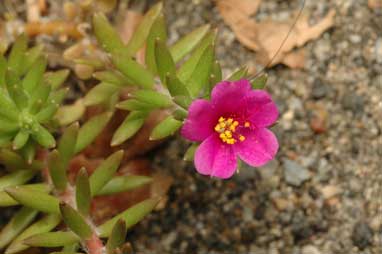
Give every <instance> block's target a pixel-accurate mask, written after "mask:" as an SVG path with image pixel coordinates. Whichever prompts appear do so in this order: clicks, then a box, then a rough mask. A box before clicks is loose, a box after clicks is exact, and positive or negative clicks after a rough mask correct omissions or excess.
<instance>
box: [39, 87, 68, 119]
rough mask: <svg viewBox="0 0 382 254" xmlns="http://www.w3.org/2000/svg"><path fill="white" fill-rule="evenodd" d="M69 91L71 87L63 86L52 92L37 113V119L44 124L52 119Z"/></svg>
mask: <svg viewBox="0 0 382 254" xmlns="http://www.w3.org/2000/svg"><path fill="white" fill-rule="evenodd" d="M68 91H69V88H62V89H59V90H57V91H55V92H54V93H51V94H50V96H49V98H48V100H47V102H46V104H45V105H44V106H43V107H42V109H41V110H40V111H39V112H38V113H37V114H36V116H35V117H36V120H37V121H38V122H39V123H42V124H44V123H48V122H49V121H50V120H52V118H53V117H54V115H55V114H56V112H57V109H58V108H59V106H60V103H61V102H62V101H63V99H64V98H65V95H66V93H67V92H68Z"/></svg>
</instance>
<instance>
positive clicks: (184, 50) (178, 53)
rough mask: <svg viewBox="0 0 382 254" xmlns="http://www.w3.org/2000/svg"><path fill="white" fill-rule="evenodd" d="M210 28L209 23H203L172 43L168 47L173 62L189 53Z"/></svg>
mask: <svg viewBox="0 0 382 254" xmlns="http://www.w3.org/2000/svg"><path fill="white" fill-rule="evenodd" d="M209 30H210V25H204V26H201V27H198V28H196V29H195V30H193V31H192V32H190V33H189V34H187V35H186V36H184V37H183V38H181V39H180V40H179V41H177V42H176V43H175V44H174V45H172V46H171V47H170V52H171V55H172V57H173V59H174V61H175V62H178V61H180V60H181V59H182V58H183V57H185V56H186V55H187V54H189V53H190V52H191V51H192V50H193V49H194V48H195V47H196V46H197V45H198V44H199V43H200V41H201V40H202V39H203V37H204V36H205V35H206V34H207V32H208V31H209Z"/></svg>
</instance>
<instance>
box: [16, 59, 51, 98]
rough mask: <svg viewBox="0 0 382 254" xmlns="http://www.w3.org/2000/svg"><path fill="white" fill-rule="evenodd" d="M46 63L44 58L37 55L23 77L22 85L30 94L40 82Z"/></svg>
mask: <svg viewBox="0 0 382 254" xmlns="http://www.w3.org/2000/svg"><path fill="white" fill-rule="evenodd" d="M46 65H47V60H46V58H45V57H39V58H38V59H37V60H36V62H35V63H34V64H33V66H32V67H31V68H30V69H29V71H28V72H27V74H26V76H25V77H24V79H23V82H22V86H23V88H24V89H25V91H27V92H28V93H29V94H31V93H32V92H33V91H34V90H35V89H36V88H37V86H38V85H39V83H40V82H41V80H42V78H43V75H44V72H45V69H46Z"/></svg>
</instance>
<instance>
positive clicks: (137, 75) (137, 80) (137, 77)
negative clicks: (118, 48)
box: [112, 54, 154, 89]
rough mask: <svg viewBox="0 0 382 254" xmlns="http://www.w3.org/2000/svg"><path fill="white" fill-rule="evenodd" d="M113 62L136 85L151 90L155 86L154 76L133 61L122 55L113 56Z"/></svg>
mask: <svg viewBox="0 0 382 254" xmlns="http://www.w3.org/2000/svg"><path fill="white" fill-rule="evenodd" d="M112 60H113V64H114V65H115V67H116V68H117V69H118V70H119V71H121V72H122V73H123V75H125V76H126V77H127V78H128V79H130V80H131V81H132V82H134V84H135V85H138V86H141V87H143V88H149V89H150V88H152V87H153V86H154V76H153V74H152V73H151V72H150V71H148V70H146V69H145V68H144V67H143V66H142V65H140V64H139V63H137V62H136V61H134V60H133V59H131V58H128V57H124V56H123V55H121V54H113V55H112Z"/></svg>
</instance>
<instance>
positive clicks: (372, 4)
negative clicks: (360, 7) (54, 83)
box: [367, 0, 382, 9]
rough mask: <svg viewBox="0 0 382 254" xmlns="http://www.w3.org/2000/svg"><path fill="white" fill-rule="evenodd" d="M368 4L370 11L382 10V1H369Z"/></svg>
mask: <svg viewBox="0 0 382 254" xmlns="http://www.w3.org/2000/svg"><path fill="white" fill-rule="evenodd" d="M367 3H368V6H369V8H370V9H382V0H369V1H368V2H367Z"/></svg>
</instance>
